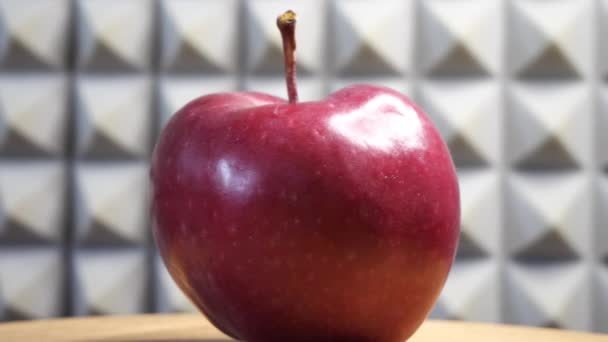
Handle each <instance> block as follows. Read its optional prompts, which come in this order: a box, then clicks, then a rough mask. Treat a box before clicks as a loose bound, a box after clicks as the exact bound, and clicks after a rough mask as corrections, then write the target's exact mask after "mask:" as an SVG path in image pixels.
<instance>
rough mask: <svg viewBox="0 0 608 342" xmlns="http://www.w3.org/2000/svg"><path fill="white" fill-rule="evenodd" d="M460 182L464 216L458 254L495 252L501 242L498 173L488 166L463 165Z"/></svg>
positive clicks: (473, 254) (474, 254)
mask: <svg viewBox="0 0 608 342" xmlns="http://www.w3.org/2000/svg"><path fill="white" fill-rule="evenodd" d="M458 182H459V184H460V202H461V204H460V206H461V217H462V218H461V240H460V245H459V248H458V249H459V250H458V255H459V256H462V257H467V256H481V255H488V254H491V255H496V254H497V253H498V251H499V248H500V242H501V240H500V238H501V236H500V230H499V227H500V217H501V210H500V208H501V206H500V194H499V185H498V177H497V174H496V173H495V172H493V171H489V170H476V169H461V170H459V171H458ZM479 254H481V255H479Z"/></svg>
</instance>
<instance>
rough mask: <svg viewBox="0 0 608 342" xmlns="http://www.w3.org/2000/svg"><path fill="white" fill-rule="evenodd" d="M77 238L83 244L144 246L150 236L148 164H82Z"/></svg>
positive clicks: (77, 196)
mask: <svg viewBox="0 0 608 342" xmlns="http://www.w3.org/2000/svg"><path fill="white" fill-rule="evenodd" d="M75 177H76V179H75V183H76V184H75V186H74V188H75V194H74V201H75V204H74V205H75V208H74V218H73V219H74V229H75V235H76V236H75V238H76V240H77V241H79V242H81V243H83V244H89V245H102V244H142V243H145V241H146V237H147V235H148V230H149V224H148V222H149V221H148V168H147V166H146V164H144V163H95V162H89V163H80V164H78V165H77V166H76V172H75Z"/></svg>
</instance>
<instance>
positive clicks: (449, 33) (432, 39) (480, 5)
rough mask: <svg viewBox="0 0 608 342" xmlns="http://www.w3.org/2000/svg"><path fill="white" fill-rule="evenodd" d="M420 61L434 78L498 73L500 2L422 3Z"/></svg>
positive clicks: (435, 1)
mask: <svg viewBox="0 0 608 342" xmlns="http://www.w3.org/2000/svg"><path fill="white" fill-rule="evenodd" d="M421 5H422V11H421V13H422V16H421V17H420V21H421V30H422V31H421V33H420V43H421V51H420V58H421V62H422V65H423V71H424V72H425V73H428V74H431V75H434V76H450V75H459V76H462V75H484V74H495V73H496V72H498V70H499V68H500V54H501V49H500V44H501V37H502V32H501V2H500V1H498V0H490V1H471V0H459V1H443V0H431V1H423V2H421Z"/></svg>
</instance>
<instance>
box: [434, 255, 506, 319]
mask: <svg viewBox="0 0 608 342" xmlns="http://www.w3.org/2000/svg"><path fill="white" fill-rule="evenodd" d="M431 317H432V318H441V319H457V320H474V321H485V322H499V321H500V282H499V272H498V267H497V265H496V262H495V261H492V260H467V261H458V262H456V263H455V264H454V266H453V267H452V270H451V271H450V276H449V277H448V280H447V283H446V285H445V287H444V289H443V291H442V292H441V296H440V297H439V300H438V301H437V304H435V308H434V309H433V312H432V314H431Z"/></svg>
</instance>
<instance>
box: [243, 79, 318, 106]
mask: <svg viewBox="0 0 608 342" xmlns="http://www.w3.org/2000/svg"><path fill="white" fill-rule="evenodd" d="M245 89H246V90H249V91H257V92H262V93H267V94H271V95H274V96H278V97H280V98H282V99H285V100H287V86H286V85H285V79H284V78H267V77H251V78H248V79H246V80H245ZM324 95H325V94H324V91H323V83H322V82H321V80H318V79H314V78H303V77H301V78H299V79H298V97H299V101H301V102H303V101H318V100H321V99H322V98H323V97H324Z"/></svg>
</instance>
